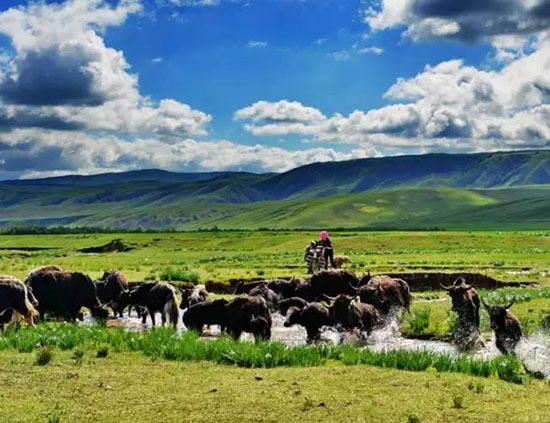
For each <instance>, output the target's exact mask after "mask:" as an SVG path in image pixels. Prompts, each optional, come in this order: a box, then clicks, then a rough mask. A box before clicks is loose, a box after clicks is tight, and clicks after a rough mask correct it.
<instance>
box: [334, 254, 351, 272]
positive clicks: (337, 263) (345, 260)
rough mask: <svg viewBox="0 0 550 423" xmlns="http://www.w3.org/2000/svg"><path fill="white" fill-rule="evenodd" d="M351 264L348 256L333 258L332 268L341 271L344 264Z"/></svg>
mask: <svg viewBox="0 0 550 423" xmlns="http://www.w3.org/2000/svg"><path fill="white" fill-rule="evenodd" d="M349 263H351V259H350V258H349V257H348V256H344V255H341V256H334V268H335V269H341V268H342V266H343V265H344V264H349Z"/></svg>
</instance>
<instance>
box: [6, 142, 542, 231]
mask: <svg viewBox="0 0 550 423" xmlns="http://www.w3.org/2000/svg"><path fill="white" fill-rule="evenodd" d="M0 210H2V213H1V214H0V226H29V225H39V226H58V225H68V226H97V227H111V228H113V227H116V228H128V229H129V228H142V229H163V228H176V229H186V228H188V229H192V228H200V227H204V228H207V227H214V226H218V227H221V228H258V227H274V228H313V227H318V226H324V227H369V228H379V227H384V228H413V227H414V228H427V227H429V228H434V227H440V228H523V227H525V228H550V151H546V150H544V151H520V152H498V153H480V154H426V155H418V156H398V157H385V158H373V159H361V160H351V161H345V162H328V163H314V164H310V165H306V166H302V167H299V168H296V169H293V170H291V171H288V172H284V173H280V174H253V173H245V172H209V173H174V172H167V171H163V170H156V169H153V170H138V171H130V172H123V173H108V174H101V175H91V176H63V177H55V178H44V179H33V180H15V181H3V182H0Z"/></svg>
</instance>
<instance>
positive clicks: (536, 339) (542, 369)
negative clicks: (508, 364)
mask: <svg viewBox="0 0 550 423" xmlns="http://www.w3.org/2000/svg"><path fill="white" fill-rule="evenodd" d="M515 353H516V355H517V356H518V358H519V359H520V360H521V361H522V362H523V365H524V366H525V369H526V370H527V371H528V372H529V373H531V374H533V375H536V376H537V377H541V378H545V379H550V336H549V335H548V334H547V333H546V334H545V333H543V332H538V333H535V334H534V335H531V336H529V337H526V338H523V339H522V340H521V341H520V342H519V344H518V345H517V347H516V350H515Z"/></svg>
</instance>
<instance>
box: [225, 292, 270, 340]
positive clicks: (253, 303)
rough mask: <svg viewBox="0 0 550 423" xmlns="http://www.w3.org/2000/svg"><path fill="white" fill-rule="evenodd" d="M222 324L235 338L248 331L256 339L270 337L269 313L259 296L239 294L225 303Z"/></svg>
mask: <svg viewBox="0 0 550 423" xmlns="http://www.w3.org/2000/svg"><path fill="white" fill-rule="evenodd" d="M224 325H225V327H226V329H227V331H228V332H229V333H230V334H231V336H233V338H235V339H239V338H240V336H241V333H242V332H249V333H252V334H253V335H254V337H255V338H256V340H258V339H269V338H271V314H270V313H269V308H268V307H267V303H266V301H265V300H264V299H263V298H262V297H260V296H250V295H239V296H237V297H235V298H233V299H232V300H231V301H229V302H228V303H227V304H226V305H225V318H224Z"/></svg>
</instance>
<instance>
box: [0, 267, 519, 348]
mask: <svg viewBox="0 0 550 423" xmlns="http://www.w3.org/2000/svg"><path fill="white" fill-rule="evenodd" d="M442 287H443V288H444V289H445V290H447V291H448V292H449V295H450V296H451V299H452V309H453V311H454V312H455V313H456V315H457V328H456V331H455V332H456V334H457V336H456V338H455V339H456V342H457V343H458V344H459V345H461V346H463V347H465V348H471V347H472V346H473V345H475V344H476V343H478V342H479V337H480V327H479V315H480V297H479V295H478V294H477V292H476V289H475V288H474V287H473V286H472V285H469V284H467V283H466V281H465V280H464V279H458V280H457V281H456V282H455V283H454V284H453V285H451V286H449V287H445V286H442ZM180 291H181V300H180V299H179V295H178V290H177V289H176V288H175V287H174V286H172V285H170V284H167V283H162V282H144V283H140V284H135V285H134V284H132V285H130V284H129V283H128V282H127V280H126V278H125V276H124V275H123V274H122V273H120V272H118V271H108V272H105V273H104V275H103V277H102V278H101V279H99V280H97V281H94V280H92V279H91V278H90V277H89V276H87V275H85V274H83V273H80V272H68V271H64V270H62V269H61V268H59V267H57V266H46V267H42V268H39V269H36V270H34V271H32V272H31V273H29V275H28V277H27V279H26V280H25V281H24V282H22V281H20V280H18V279H16V278H14V277H11V276H0V329H2V328H3V326H4V324H7V323H9V322H12V321H17V320H20V319H21V318H23V317H24V318H26V319H27V321H28V323H29V324H30V325H34V320H35V318H37V317H39V318H40V319H41V320H44V319H45V318H46V316H48V317H49V318H60V319H65V320H76V319H79V318H80V319H81V318H82V312H81V309H82V308H83V307H85V308H88V309H89V310H90V312H91V314H92V316H93V317H94V318H97V319H106V318H107V317H108V316H109V311H108V309H107V307H110V308H111V309H112V311H113V313H114V314H115V316H117V315H119V316H122V315H123V313H124V311H125V310H126V309H130V310H131V309H132V308H134V309H135V310H136V311H137V312H138V315H139V316H141V318H142V319H143V322H144V323H145V321H146V318H147V316H149V317H150V318H151V321H152V324H153V326H154V325H155V323H156V322H155V315H156V314H157V313H160V314H161V318H162V324H163V325H164V324H166V323H167V322H169V323H170V324H172V325H174V326H176V325H177V323H178V320H179V316H180V311H179V309H182V310H185V311H184V312H183V317H182V320H183V323H184V324H185V326H186V327H187V328H188V329H192V330H196V331H198V332H202V330H203V328H204V326H205V325H219V326H220V327H221V330H222V332H227V333H229V334H230V335H231V336H233V337H234V338H235V339H238V338H239V337H240V335H241V333H242V332H248V333H251V334H253V335H254V337H255V339H270V337H271V326H272V318H271V314H272V313H275V312H278V313H280V314H281V315H283V316H285V317H286V321H285V324H284V325H285V326H286V327H289V326H292V325H301V326H303V327H304V328H305V329H306V332H307V337H308V340H315V339H317V338H318V337H319V336H320V329H321V328H322V327H324V326H333V327H335V328H337V329H339V330H347V331H357V332H359V333H362V334H363V333H366V334H367V335H368V334H369V333H370V332H371V331H372V330H373V329H376V328H377V327H382V326H384V325H385V324H386V323H387V322H388V319H390V318H395V317H397V318H400V317H401V316H402V313H403V312H406V311H408V310H409V307H410V304H411V292H410V288H409V285H408V284H407V282H405V281H404V280H402V279H396V278H391V277H389V276H374V277H371V276H370V275H364V276H363V277H362V278H358V277H356V276H355V275H354V274H353V273H352V272H350V271H348V270H335V269H333V270H326V271H321V272H319V273H317V274H314V275H313V276H312V277H311V278H310V279H309V280H304V279H297V278H292V279H290V280H286V279H276V280H270V281H267V280H266V281H254V282H249V283H239V284H238V285H237V286H236V289H235V296H234V297H233V298H231V299H214V300H212V299H210V294H209V293H208V292H207V291H206V288H205V286H204V285H197V286H195V287H193V288H181V289H180ZM481 303H483V304H484V306H485V308H486V310H487V311H488V313H489V316H490V321H491V328H492V329H493V330H494V331H495V334H496V345H497V347H498V349H499V350H501V351H502V352H503V353H509V352H512V351H513V350H514V348H515V346H516V345H517V343H518V342H519V340H520V339H521V337H522V329H521V325H520V323H519V321H518V319H517V318H516V317H515V316H514V315H513V314H512V313H511V312H510V311H509V308H510V307H511V306H512V304H513V302H512V303H511V304H509V305H507V306H490V305H487V304H486V303H485V302H484V301H483V299H481Z"/></svg>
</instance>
